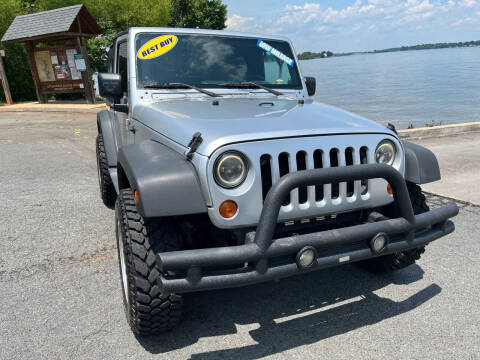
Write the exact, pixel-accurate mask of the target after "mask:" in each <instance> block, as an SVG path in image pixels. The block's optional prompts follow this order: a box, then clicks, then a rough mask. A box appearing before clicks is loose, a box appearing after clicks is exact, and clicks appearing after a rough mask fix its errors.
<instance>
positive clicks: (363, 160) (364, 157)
mask: <svg viewBox="0 0 480 360" xmlns="http://www.w3.org/2000/svg"><path fill="white" fill-rule="evenodd" d="M360 164H368V148H367V147H366V146H362V147H361V148H360ZM360 185H361V189H362V195H365V194H366V193H368V180H367V179H362V180H361V181H360Z"/></svg>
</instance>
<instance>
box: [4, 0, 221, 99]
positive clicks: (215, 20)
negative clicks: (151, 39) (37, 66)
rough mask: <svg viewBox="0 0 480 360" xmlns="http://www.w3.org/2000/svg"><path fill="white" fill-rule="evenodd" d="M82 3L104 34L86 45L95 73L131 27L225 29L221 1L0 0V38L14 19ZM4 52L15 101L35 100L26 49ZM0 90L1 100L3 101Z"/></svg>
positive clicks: (14, 46) (12, 47)
mask: <svg viewBox="0 0 480 360" xmlns="http://www.w3.org/2000/svg"><path fill="white" fill-rule="evenodd" d="M79 3H83V4H84V5H85V6H86V7H87V9H88V10H89V12H90V13H91V14H92V16H93V17H94V18H95V19H96V20H97V22H98V24H99V25H100V27H101V28H102V30H103V34H102V35H101V36H98V37H96V38H93V39H89V40H88V42H87V52H88V58H89V60H90V64H91V66H92V68H93V69H94V70H96V71H100V72H101V71H106V62H107V53H106V48H107V47H108V46H110V44H111V40H112V38H113V36H114V35H115V34H116V33H117V32H119V31H122V30H125V29H127V28H129V27H133V26H170V27H188V28H197V27H198V28H204V29H224V28H225V21H226V20H227V6H226V5H225V4H223V3H222V0H135V1H129V0H102V1H98V0H82V1H79V0H0V38H1V37H2V36H3V34H4V33H5V31H6V30H7V29H8V27H9V26H10V24H11V23H12V21H13V19H14V18H15V17H16V16H19V15H27V14H32V13H36V12H40V11H46V10H52V9H56V8H61V7H66V6H71V5H77V4H79ZM0 49H3V50H5V53H6V57H5V58H4V61H5V69H6V72H7V78H8V80H9V83H10V88H11V91H12V96H13V98H14V99H15V101H24V100H34V99H35V98H36V96H35V88H34V86H33V81H32V75H31V72H30V67H29V64H28V59H27V56H26V51H25V46H24V45H23V44H16V43H8V44H4V43H0ZM4 98H5V97H4V94H3V90H2V89H1V87H0V101H2V100H3V99H4Z"/></svg>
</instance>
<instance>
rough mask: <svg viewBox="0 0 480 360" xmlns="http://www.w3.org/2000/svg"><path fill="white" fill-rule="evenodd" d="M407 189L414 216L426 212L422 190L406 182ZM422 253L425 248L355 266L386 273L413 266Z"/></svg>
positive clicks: (367, 261)
mask: <svg viewBox="0 0 480 360" xmlns="http://www.w3.org/2000/svg"><path fill="white" fill-rule="evenodd" d="M407 188H408V194H409V195H410V201H411V203H412V207H413V212H414V213H415V215H417V214H421V213H424V212H427V211H428V210H429V208H428V205H427V202H426V200H425V195H423V193H422V188H421V187H420V186H418V185H416V184H413V183H410V182H408V181H407ZM389 210H392V209H387V212H388V211H389ZM424 252H425V246H422V247H419V248H415V249H411V250H405V251H401V252H398V253H393V254H389V255H385V256H380V257H377V258H373V259H369V260H364V261H359V262H358V263H357V265H358V266H360V267H361V268H363V269H365V270H368V271H371V272H376V273H387V272H391V271H395V270H400V269H403V268H405V267H407V266H409V265H412V264H414V263H415V261H417V260H419V259H420V257H421V255H422V254H423V253H424Z"/></svg>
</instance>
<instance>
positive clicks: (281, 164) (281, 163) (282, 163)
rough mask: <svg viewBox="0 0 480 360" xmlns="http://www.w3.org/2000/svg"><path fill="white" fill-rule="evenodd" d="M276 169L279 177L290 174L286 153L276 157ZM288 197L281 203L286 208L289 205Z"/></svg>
mask: <svg viewBox="0 0 480 360" xmlns="http://www.w3.org/2000/svg"><path fill="white" fill-rule="evenodd" d="M278 168H279V170H280V177H282V176H283V175H287V174H288V173H289V172H290V155H289V154H288V153H286V152H282V153H281V154H280V155H278ZM290 197H291V196H290V195H288V196H287V198H286V199H285V200H284V201H283V203H282V205H283V206H287V205H289V204H290V201H291V199H290Z"/></svg>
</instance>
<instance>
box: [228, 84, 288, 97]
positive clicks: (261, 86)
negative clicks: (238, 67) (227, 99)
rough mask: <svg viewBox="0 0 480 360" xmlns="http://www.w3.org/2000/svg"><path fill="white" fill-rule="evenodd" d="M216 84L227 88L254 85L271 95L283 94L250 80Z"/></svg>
mask: <svg viewBox="0 0 480 360" xmlns="http://www.w3.org/2000/svg"><path fill="white" fill-rule="evenodd" d="M218 86H221V87H227V88H252V87H255V88H257V89H263V90H265V91H268V92H270V93H272V94H273V95H277V96H279V95H283V93H282V92H280V91H277V90H273V89H270V88H268V87H266V86H263V85H260V84H257V83H256V82H252V81H243V82H237V83H235V82H232V83H223V84H218Z"/></svg>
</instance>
